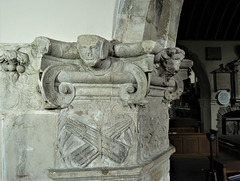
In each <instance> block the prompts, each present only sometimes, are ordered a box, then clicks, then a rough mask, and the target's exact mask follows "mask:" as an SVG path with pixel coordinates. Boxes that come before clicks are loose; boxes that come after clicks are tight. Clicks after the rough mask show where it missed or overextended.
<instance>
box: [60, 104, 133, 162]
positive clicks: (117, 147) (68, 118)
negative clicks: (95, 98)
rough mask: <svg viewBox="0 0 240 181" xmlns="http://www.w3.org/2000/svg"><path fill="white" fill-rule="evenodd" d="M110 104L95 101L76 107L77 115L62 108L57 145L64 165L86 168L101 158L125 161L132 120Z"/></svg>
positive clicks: (129, 145)
mask: <svg viewBox="0 0 240 181" xmlns="http://www.w3.org/2000/svg"><path fill="white" fill-rule="evenodd" d="M114 107H116V105H115V104H104V103H101V102H95V104H94V105H90V104H89V105H87V106H80V108H81V109H80V110H81V112H82V113H81V114H79V112H78V111H77V110H69V111H67V110H65V111H62V115H63V116H62V117H61V118H60V120H59V124H60V131H59V144H58V147H59V151H60V154H61V156H62V158H63V159H64V163H65V164H66V165H67V167H87V166H88V165H89V164H91V163H92V162H95V164H98V162H100V163H104V160H105V159H110V160H109V161H110V162H113V163H116V164H120V165H121V164H122V163H123V162H124V161H125V160H126V158H127V156H128V155H129V150H130V148H131V146H132V142H133V141H132V139H133V132H134V127H133V120H132V118H131V116H129V115H127V114H118V113H117V112H115V111H113V109H114ZM94 110H95V111H97V110H98V111H99V112H98V115H96V114H95V113H94ZM91 111H93V112H92V113H90V112H91ZM108 114H112V116H110V117H107V115H108ZM96 116H98V117H96ZM109 118H110V119H111V120H109ZM106 123H107V124H106Z"/></svg>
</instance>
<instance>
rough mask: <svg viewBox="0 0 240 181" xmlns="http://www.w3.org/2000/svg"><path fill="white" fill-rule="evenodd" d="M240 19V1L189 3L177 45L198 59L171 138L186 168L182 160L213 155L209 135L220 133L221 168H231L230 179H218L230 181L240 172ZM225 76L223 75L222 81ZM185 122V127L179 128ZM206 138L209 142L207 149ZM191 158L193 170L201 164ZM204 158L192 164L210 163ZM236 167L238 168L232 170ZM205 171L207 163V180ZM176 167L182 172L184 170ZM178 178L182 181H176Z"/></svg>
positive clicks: (174, 110)
mask: <svg viewBox="0 0 240 181" xmlns="http://www.w3.org/2000/svg"><path fill="white" fill-rule="evenodd" d="M239 15H240V3H239V1H235V0H230V1H227V2H226V1H221V0H220V1H211V0H207V1H198V0H196V1H191V0H185V1H184V4H183V8H182V13H181V18H180V23H179V29H178V38H177V45H178V46H179V47H181V48H182V49H184V50H185V52H186V58H189V59H191V60H193V61H194V65H193V67H192V69H191V70H190V71H189V74H190V78H189V79H188V80H186V81H185V82H184V85H185V88H184V93H183V94H182V96H181V98H180V99H179V100H175V101H174V102H173V103H172V104H171V108H170V117H171V118H170V140H172V143H173V144H175V145H176V148H177V152H176V153H175V155H173V158H172V162H173V163H175V164H176V165H177V164H179V165H180V163H181V161H180V160H181V159H180V157H182V158H187V157H192V159H193V157H194V158H195V159H196V158H197V157H198V156H200V155H201V156H203V155H206V156H209V153H210V150H209V146H208V144H209V139H206V136H205V135H204V134H206V133H208V132H210V131H209V129H213V130H217V131H218V132H217V135H215V143H216V144H217V145H215V146H216V147H215V148H214V149H215V150H214V149H213V154H214V156H215V157H216V160H214V164H215V169H219V165H221V167H223V168H224V167H225V168H224V169H225V170H227V173H226V172H225V173H224V174H223V175H225V176H222V175H218V180H226V179H227V176H226V175H228V176H230V175H231V174H232V173H231V172H235V174H236V173H238V172H239V171H240V170H239V169H240V160H239V158H240V157H239V155H240V144H239V143H240V130H239V122H240V121H239V120H240V110H239V109H240V108H239V103H238V98H237V97H238V96H237V94H238V93H237V92H238V89H239V88H238V82H237V81H236V80H237V79H238V78H237V77H238V75H236V72H237V71H238V70H237V69H236V64H238V63H237V62H239V58H240V54H239V53H240V49H239V40H240V39H239V38H240V30H239V27H240V22H239V19H238V16H239ZM212 56H213V57H212ZM234 67H235V68H234ZM219 74H222V75H223V77H221V76H220V77H221V78H220V77H219ZM227 77H228V78H227ZM225 78H226V79H225ZM220 84H221V85H220ZM222 85H223V87H221V86H222ZM223 92H224V93H226V95H228V96H227V97H228V98H227V100H228V101H227V102H225V103H223V102H222V101H221V98H222V97H221V96H222V93H223ZM225 98H226V97H225ZM206 106H207V108H206ZM209 111H210V113H209ZM171 114H172V116H171ZM180 121H181V122H182V123H183V124H179V123H180ZM230 125H231V126H230ZM230 127H231V128H230ZM177 135H178V136H177ZM202 136H203V137H202ZM201 137H202V138H201ZM202 139H205V141H206V142H205V143H204V145H202V143H203V140H202ZM193 145H194V146H193ZM205 148H207V150H205ZM201 156H200V157H201ZM175 157H178V159H179V160H178V159H176V158H175ZM190 160H191V159H189V160H186V159H185V160H184V159H183V160H182V163H184V162H186V165H188V167H189V170H191V168H193V167H194V165H196V166H197V164H192V165H191V164H190V163H191V161H190ZM200 160H201V159H196V160H194V159H193V160H192V162H196V163H199V164H198V165H201V164H204V163H205V164H207V163H208V161H209V160H205V161H203V160H202V161H200ZM177 161H179V162H177ZM231 164H232V165H231ZM173 165H174V164H173ZM226 165H228V166H226ZM233 165H234V166H233ZM231 166H232V167H235V168H234V169H232V171H230V170H231V168H230V167H231ZM201 167H202V168H204V166H203V165H201V166H200V167H198V168H197V170H198V171H199V172H198V173H199V177H201V179H202V180H203V179H205V177H204V174H203V172H202V173H201V174H202V175H201V174H200V172H201V171H200V170H201V169H200V168H201ZM205 167H206V165H205ZM227 167H229V168H227ZM176 168H179V169H181V167H180V166H179V167H177V166H176ZM176 168H175V167H174V168H173V170H174V171H173V172H175V170H176ZM220 170H221V169H220ZM185 171H186V170H185ZM185 171H184V170H183V172H185ZM195 171H196V170H195ZM217 171H218V172H220V171H219V170H217ZM193 172H194V171H193V170H192V173H193ZM186 173H187V172H186ZM189 175H191V173H189ZM173 177H174V176H173ZM183 177H184V176H183ZM185 177H187V176H185ZM191 179H192V180H193V179H194V180H195V179H197V178H196V177H195V176H194V174H193V175H192V177H191V178H190V176H189V180H191ZM201 179H200V180H201ZM211 179H212V180H216V179H214V178H211ZM235 179H236V178H235ZM172 180H178V179H177V177H174V178H172ZM187 180H188V179H187ZM236 180H237V179H236Z"/></svg>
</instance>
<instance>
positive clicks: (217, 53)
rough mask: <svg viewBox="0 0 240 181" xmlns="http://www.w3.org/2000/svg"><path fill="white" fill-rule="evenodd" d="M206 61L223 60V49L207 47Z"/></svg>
mask: <svg viewBox="0 0 240 181" xmlns="http://www.w3.org/2000/svg"><path fill="white" fill-rule="evenodd" d="M206 60H222V52H221V47H206Z"/></svg>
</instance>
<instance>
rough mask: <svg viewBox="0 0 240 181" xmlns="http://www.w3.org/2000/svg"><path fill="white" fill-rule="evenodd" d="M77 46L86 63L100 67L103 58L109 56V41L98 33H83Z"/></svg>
mask: <svg viewBox="0 0 240 181" xmlns="http://www.w3.org/2000/svg"><path fill="white" fill-rule="evenodd" d="M77 48H78V53H79V55H80V57H81V59H82V60H83V61H84V63H85V64H86V65H88V66H90V67H99V66H100V63H101V60H102V59H106V58H107V56H108V52H109V42H108V41H107V40H105V39H103V38H101V37H99V36H96V35H82V36H79V37H78V44H77Z"/></svg>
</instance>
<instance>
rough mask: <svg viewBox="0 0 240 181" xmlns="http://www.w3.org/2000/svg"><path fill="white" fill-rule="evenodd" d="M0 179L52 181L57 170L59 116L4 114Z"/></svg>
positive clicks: (48, 114) (6, 180)
mask: <svg viewBox="0 0 240 181" xmlns="http://www.w3.org/2000/svg"><path fill="white" fill-rule="evenodd" d="M0 118H1V129H2V130H1V136H0V138H1V139H0V140H1V141H0V145H1V146H0V148H1V155H2V158H1V161H0V163H1V179H2V180H3V181H8V180H12V181H15V180H16V181H17V180H27V181H42V180H46V181H48V180H49V181H50V179H49V178H48V176H47V174H48V169H49V168H52V167H55V158H56V135H57V120H58V114H57V112H48V111H28V112H20V111H18V112H13V111H1V114H0Z"/></svg>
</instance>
